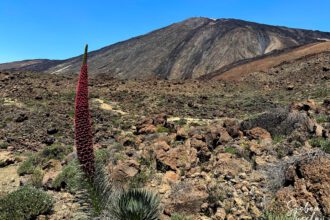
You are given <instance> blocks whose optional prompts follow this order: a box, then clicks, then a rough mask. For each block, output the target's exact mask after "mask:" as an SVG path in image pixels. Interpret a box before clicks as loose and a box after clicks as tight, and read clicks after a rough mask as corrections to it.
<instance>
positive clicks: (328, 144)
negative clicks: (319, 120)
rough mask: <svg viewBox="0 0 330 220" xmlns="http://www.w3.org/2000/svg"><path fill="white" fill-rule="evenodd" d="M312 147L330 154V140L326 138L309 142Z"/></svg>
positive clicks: (313, 139)
mask: <svg viewBox="0 0 330 220" xmlns="http://www.w3.org/2000/svg"><path fill="white" fill-rule="evenodd" d="M309 143H310V145H312V147H318V148H320V149H321V150H323V151H324V152H326V153H330V140H329V139H325V138H312V139H310V140H309Z"/></svg>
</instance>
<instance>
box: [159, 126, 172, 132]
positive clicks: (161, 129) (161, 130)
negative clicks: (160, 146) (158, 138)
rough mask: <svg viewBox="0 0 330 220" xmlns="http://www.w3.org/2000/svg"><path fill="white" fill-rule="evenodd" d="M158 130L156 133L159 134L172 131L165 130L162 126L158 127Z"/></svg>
mask: <svg viewBox="0 0 330 220" xmlns="http://www.w3.org/2000/svg"><path fill="white" fill-rule="evenodd" d="M156 129H157V130H156V131H157V132H158V133H169V132H170V129H169V128H165V127H164V126H162V125H158V126H157V128H156Z"/></svg>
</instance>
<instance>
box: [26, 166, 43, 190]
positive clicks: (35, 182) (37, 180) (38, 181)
mask: <svg viewBox="0 0 330 220" xmlns="http://www.w3.org/2000/svg"><path fill="white" fill-rule="evenodd" d="M43 177H44V172H43V171H42V169H40V168H37V169H35V170H34V171H33V173H32V175H31V177H30V181H29V183H30V184H31V185H32V186H34V187H37V188H41V187H42V179H43Z"/></svg>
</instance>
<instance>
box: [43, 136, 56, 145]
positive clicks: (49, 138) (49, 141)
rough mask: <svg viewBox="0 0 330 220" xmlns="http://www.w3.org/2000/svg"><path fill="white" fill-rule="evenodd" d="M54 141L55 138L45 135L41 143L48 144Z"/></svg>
mask: <svg viewBox="0 0 330 220" xmlns="http://www.w3.org/2000/svg"><path fill="white" fill-rule="evenodd" d="M54 142H55V138H53V137H46V138H45V139H44V140H43V142H42V143H44V144H47V145H48V146H49V145H52V144H53V143H54Z"/></svg>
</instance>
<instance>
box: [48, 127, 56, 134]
mask: <svg viewBox="0 0 330 220" xmlns="http://www.w3.org/2000/svg"><path fill="white" fill-rule="evenodd" d="M57 132H58V129H57V128H50V129H48V130H47V134H56V133H57Z"/></svg>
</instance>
